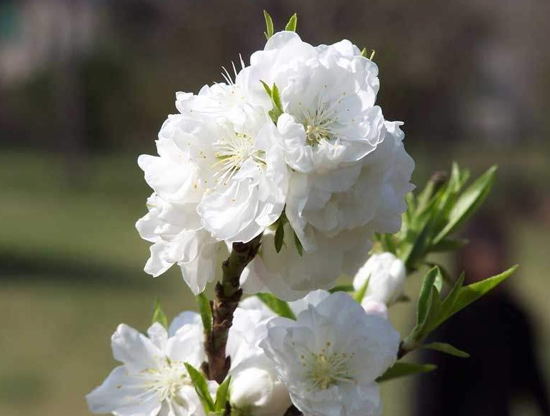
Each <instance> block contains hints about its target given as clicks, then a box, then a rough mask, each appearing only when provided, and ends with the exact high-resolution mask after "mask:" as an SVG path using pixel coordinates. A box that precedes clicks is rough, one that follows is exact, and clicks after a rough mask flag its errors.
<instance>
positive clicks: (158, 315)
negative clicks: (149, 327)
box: [152, 296, 168, 328]
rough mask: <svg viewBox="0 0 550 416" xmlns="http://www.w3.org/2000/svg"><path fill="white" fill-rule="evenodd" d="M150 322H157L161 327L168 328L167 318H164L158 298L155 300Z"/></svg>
mask: <svg viewBox="0 0 550 416" xmlns="http://www.w3.org/2000/svg"><path fill="white" fill-rule="evenodd" d="M152 321H153V322H152V323H155V322H158V323H159V324H161V325H162V326H163V327H165V328H168V318H166V314H165V313H164V311H163V310H162V308H161V307H160V300H159V298H158V296H157V297H156V298H155V306H154V311H153V320H152Z"/></svg>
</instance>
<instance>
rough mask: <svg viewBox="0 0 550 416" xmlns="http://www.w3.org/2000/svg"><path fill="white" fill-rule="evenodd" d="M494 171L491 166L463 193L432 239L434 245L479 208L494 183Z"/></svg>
mask: <svg viewBox="0 0 550 416" xmlns="http://www.w3.org/2000/svg"><path fill="white" fill-rule="evenodd" d="M496 170H497V167H496V166H493V167H492V168H491V169H489V170H488V171H487V172H485V173H484V174H483V175H482V176H481V177H480V178H479V179H477V180H476V181H475V182H474V183H473V184H472V185H471V186H470V187H469V188H468V189H466V191H464V193H463V194H462V195H461V196H460V198H459V199H458V200H457V201H456V203H455V204H454V206H453V208H452V210H451V211H450V213H449V221H448V223H447V225H446V226H445V228H443V229H442V230H441V232H440V233H439V234H438V235H437V237H436V238H435V239H434V244H437V243H439V242H440V241H441V240H443V238H445V236H447V235H449V234H450V233H452V232H453V231H455V230H456V229H457V228H458V227H459V226H460V225H461V224H462V223H464V221H466V220H467V219H468V218H470V217H471V216H472V214H473V213H474V212H475V211H476V210H477V209H478V208H479V207H480V206H481V204H482V203H483V201H484V200H485V198H486V197H487V195H488V194H489V192H490V191H491V188H492V186H493V184H494V182H495V177H496Z"/></svg>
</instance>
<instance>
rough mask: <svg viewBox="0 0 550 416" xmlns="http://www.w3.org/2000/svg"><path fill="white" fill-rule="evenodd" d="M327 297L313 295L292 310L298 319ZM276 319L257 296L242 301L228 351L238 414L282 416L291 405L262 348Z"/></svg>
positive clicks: (320, 294) (291, 306) (231, 333)
mask: <svg viewBox="0 0 550 416" xmlns="http://www.w3.org/2000/svg"><path fill="white" fill-rule="evenodd" d="M328 296H329V293H328V292H324V291H320V290H319V291H315V292H311V293H310V294H308V295H307V296H306V297H305V298H304V299H301V300H299V301H296V302H291V303H290V304H289V306H290V308H291V309H292V311H293V312H294V314H296V315H298V314H299V313H300V312H302V311H303V310H305V309H307V308H308V306H309V305H314V306H315V305H317V304H318V303H319V302H321V301H322V300H324V299H326V298H327V297H328ZM275 317H276V315H275V313H274V312H272V311H271V310H270V309H269V308H268V307H267V306H266V305H265V304H264V303H263V302H262V301H260V300H259V299H258V298H257V297H255V296H253V297H249V298H247V299H245V300H244V301H242V302H241V304H240V305H239V307H238V308H237V310H236V311H235V316H234V320H233V326H232V327H231V329H230V330H229V339H228V344H227V351H228V354H229V355H230V356H231V370H230V372H229V374H230V375H231V377H232V379H231V390H230V391H231V405H232V407H233V408H234V409H237V410H238V412H239V414H244V415H246V414H249V415H254V416H282V415H283V414H284V413H285V411H286V410H287V409H288V408H289V407H290V405H291V401H290V396H289V394H288V390H287V388H286V387H285V386H284V385H283V383H281V381H280V380H279V379H278V376H277V372H276V371H275V367H274V365H273V362H272V361H271V360H270V359H268V358H267V357H266V355H265V353H264V351H263V350H262V349H261V348H260V346H259V344H260V342H261V341H262V340H263V339H264V338H265V337H266V336H267V323H268V322H269V321H270V320H271V319H273V318H275Z"/></svg>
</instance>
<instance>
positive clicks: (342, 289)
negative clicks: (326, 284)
mask: <svg viewBox="0 0 550 416" xmlns="http://www.w3.org/2000/svg"><path fill="white" fill-rule="evenodd" d="M354 291H355V288H354V287H353V285H338V286H334V287H333V288H332V289H330V290H329V292H330V293H336V292H354Z"/></svg>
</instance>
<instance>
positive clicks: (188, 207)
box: [136, 194, 228, 294]
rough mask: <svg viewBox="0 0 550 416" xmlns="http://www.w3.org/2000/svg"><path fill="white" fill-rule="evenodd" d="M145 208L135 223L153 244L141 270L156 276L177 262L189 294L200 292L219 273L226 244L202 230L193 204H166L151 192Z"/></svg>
mask: <svg viewBox="0 0 550 416" xmlns="http://www.w3.org/2000/svg"><path fill="white" fill-rule="evenodd" d="M147 208H148V209H149V212H148V213H147V214H146V215H145V216H144V217H143V218H141V219H140V220H138V222H137V223H136V228H137V230H138V231H139V233H140V235H141V238H143V239H144V240H147V241H150V242H152V243H153V245H152V246H151V249H150V250H151V257H150V258H149V260H148V261H147V264H146V265H145V271H146V272H147V273H149V274H151V275H153V276H154V277H156V276H159V275H161V274H162V273H164V272H165V271H166V270H168V269H169V268H170V267H171V266H172V265H173V264H178V265H179V267H180V268H181V271H182V275H183V278H184V280H185V282H186V283H187V284H188V285H189V287H190V288H191V290H192V291H193V293H194V294H199V293H201V292H202V291H203V290H204V288H205V287H206V284H207V283H208V282H211V281H213V280H214V279H215V278H216V277H219V275H220V274H221V268H220V262H221V260H222V259H223V258H225V257H227V255H228V250H227V247H226V245H225V244H223V243H219V242H218V241H216V240H215V239H214V238H212V236H211V235H210V233H209V232H207V231H206V230H204V228H203V227H202V225H201V224H200V218H199V216H198V215H197V213H196V211H195V210H196V205H194V204H177V203H169V202H166V201H165V200H164V199H163V198H161V197H160V196H158V195H156V194H153V195H151V196H150V197H149V199H148V200H147ZM199 270H200V272H199Z"/></svg>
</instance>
